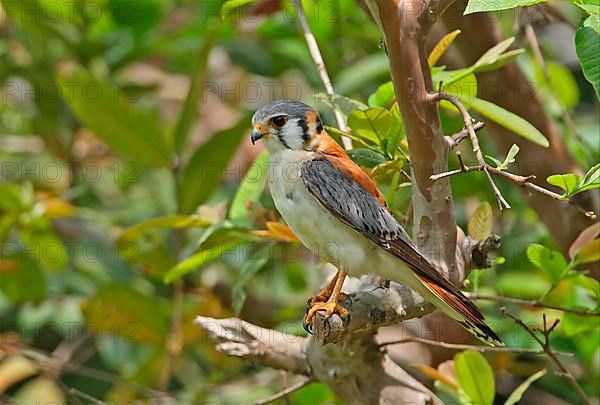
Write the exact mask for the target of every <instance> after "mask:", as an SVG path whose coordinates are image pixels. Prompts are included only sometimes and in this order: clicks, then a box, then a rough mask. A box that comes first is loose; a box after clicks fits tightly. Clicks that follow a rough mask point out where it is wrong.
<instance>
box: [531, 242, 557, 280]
mask: <svg viewBox="0 0 600 405" xmlns="http://www.w3.org/2000/svg"><path fill="white" fill-rule="evenodd" d="M526 254H527V258H528V259H529V261H530V262H531V263H532V264H533V265H534V266H536V267H537V268H539V269H540V270H542V271H543V272H545V273H546V274H548V275H549V276H550V279H551V280H552V281H553V282H558V281H560V280H561V279H562V277H563V274H564V273H565V269H566V268H567V261H566V260H565V258H564V257H563V255H562V254H560V252H556V251H553V250H550V249H548V248H547V247H545V246H543V245H540V244H537V243H532V244H531V245H529V246H527V252H526Z"/></svg>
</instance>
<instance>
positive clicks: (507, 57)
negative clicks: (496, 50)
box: [473, 48, 525, 73]
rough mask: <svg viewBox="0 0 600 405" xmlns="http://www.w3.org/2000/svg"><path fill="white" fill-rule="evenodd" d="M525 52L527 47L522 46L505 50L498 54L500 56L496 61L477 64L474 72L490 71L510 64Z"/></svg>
mask: <svg viewBox="0 0 600 405" xmlns="http://www.w3.org/2000/svg"><path fill="white" fill-rule="evenodd" d="M523 53H525V49H522V48H519V49H513V50H511V51H508V52H504V53H503V54H502V55H500V56H498V58H496V60H495V61H493V62H490V63H488V64H485V65H479V66H477V67H476V68H475V69H474V71H473V73H484V72H490V71H492V70H496V69H500V68H501V67H504V66H506V65H508V64H509V63H511V62H512V61H513V60H515V59H517V57H518V56H519V55H521V54H523Z"/></svg>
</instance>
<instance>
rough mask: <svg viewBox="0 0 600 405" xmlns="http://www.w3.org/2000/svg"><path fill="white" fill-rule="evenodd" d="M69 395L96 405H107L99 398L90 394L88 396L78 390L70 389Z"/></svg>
mask: <svg viewBox="0 0 600 405" xmlns="http://www.w3.org/2000/svg"><path fill="white" fill-rule="evenodd" d="M69 394H71V395H74V396H76V397H79V398H82V399H85V400H87V401H90V402H92V403H94V404H96V405H107V404H106V402H104V401H101V400H99V399H98V398H94V397H93V396H91V395H90V394H86V393H85V392H83V391H79V390H78V389H77V388H73V387H69Z"/></svg>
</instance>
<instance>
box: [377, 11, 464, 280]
mask: <svg viewBox="0 0 600 405" xmlns="http://www.w3.org/2000/svg"><path fill="white" fill-rule="evenodd" d="M449 3H451V2H450V1H417V0H367V5H368V6H369V9H370V10H371V14H372V15H373V18H374V19H375V21H376V22H377V23H378V25H379V28H380V30H381V31H382V33H383V35H384V41H385V43H386V48H387V52H388V56H389V61H390V72H391V75H392V81H393V83H394V89H395V93H396V99H397V101H398V105H399V107H400V111H401V112H402V118H403V120H404V126H405V128H406V133H407V139H408V145H409V150H410V159H411V167H412V177H413V179H412V183H413V187H412V207H413V239H414V240H415V242H416V243H417V246H418V248H419V250H420V251H421V252H422V253H423V254H424V255H425V256H427V257H428V258H429V259H430V260H432V261H434V262H435V263H437V264H438V265H439V266H440V267H441V268H442V269H443V270H444V271H445V272H446V273H447V274H448V275H449V277H450V279H451V280H453V281H455V282H456V281H457V280H458V278H459V277H458V275H457V274H456V268H455V263H454V250H455V246H456V222H455V220H454V215H453V213H452V193H451V189H450V182H449V181H448V180H444V181H441V182H440V181H433V180H431V179H430V176H431V175H433V174H436V173H440V172H442V171H445V170H447V167H448V152H449V148H448V145H447V143H446V142H445V141H444V134H443V132H442V128H441V124H440V118H439V112H438V107H437V105H435V104H433V103H429V102H428V101H427V100H426V97H427V94H428V93H430V92H433V91H434V89H433V83H432V79H431V72H430V69H429V65H428V63H427V49H426V45H427V35H428V33H429V30H430V29H431V26H432V25H433V23H434V22H435V20H436V18H437V17H438V16H439V15H441V14H442V13H443V11H444V9H445V8H446V7H447V6H448V5H449Z"/></svg>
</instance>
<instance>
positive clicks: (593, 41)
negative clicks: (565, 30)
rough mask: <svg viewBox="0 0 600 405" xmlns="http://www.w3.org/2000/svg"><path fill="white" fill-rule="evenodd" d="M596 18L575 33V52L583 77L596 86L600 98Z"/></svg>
mask: <svg viewBox="0 0 600 405" xmlns="http://www.w3.org/2000/svg"><path fill="white" fill-rule="evenodd" d="M594 18H596V17H595V16H589V17H588V18H586V19H585V20H583V21H582V22H581V23H580V24H579V27H578V28H577V32H576V33H575V50H576V52H577V57H578V58H579V62H580V63H581V68H582V70H583V75H584V76H585V78H586V79H587V80H588V81H589V82H590V83H591V84H592V86H594V89H595V90H596V97H598V98H600V52H598V49H600V34H599V33H598V31H597V30H596V29H595V28H594V24H595V22H594V21H595V20H594Z"/></svg>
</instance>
